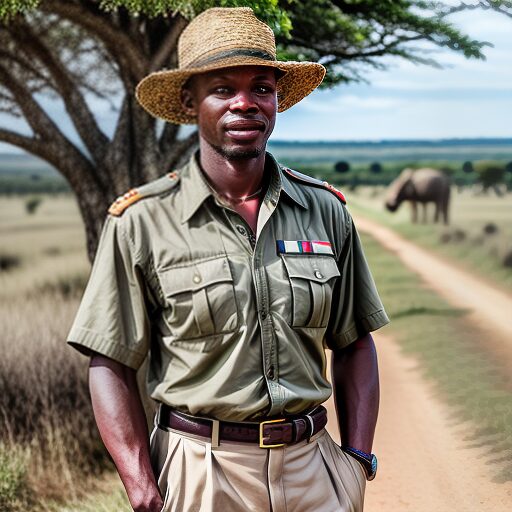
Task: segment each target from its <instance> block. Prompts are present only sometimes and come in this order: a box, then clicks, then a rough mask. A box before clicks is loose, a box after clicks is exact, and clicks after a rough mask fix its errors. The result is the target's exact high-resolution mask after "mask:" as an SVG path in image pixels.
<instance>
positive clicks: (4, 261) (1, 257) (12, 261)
mask: <svg viewBox="0 0 512 512" xmlns="http://www.w3.org/2000/svg"><path fill="white" fill-rule="evenodd" d="M20 265H21V258H20V257H19V256H16V255H14V254H0V271H2V270H5V271H9V270H11V269H12V268H16V267H19V266H20Z"/></svg>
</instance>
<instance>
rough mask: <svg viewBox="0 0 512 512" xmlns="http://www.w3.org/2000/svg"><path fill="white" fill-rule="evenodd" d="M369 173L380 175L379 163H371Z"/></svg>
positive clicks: (380, 166)
mask: <svg viewBox="0 0 512 512" xmlns="http://www.w3.org/2000/svg"><path fill="white" fill-rule="evenodd" d="M370 172H373V174H380V173H381V172H382V165H381V164H379V162H373V164H371V165H370Z"/></svg>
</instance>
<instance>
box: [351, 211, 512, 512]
mask: <svg viewBox="0 0 512 512" xmlns="http://www.w3.org/2000/svg"><path fill="white" fill-rule="evenodd" d="M356 225H357V228H358V230H359V231H361V232H364V233H368V234H369V235H371V236H372V237H373V238H375V239H376V240H377V241H378V242H379V243H380V244H381V245H382V246H383V247H385V248H386V249H388V250H390V251H392V252H393V253H394V254H396V256H397V258H399V259H400V260H401V261H402V263H403V264H404V265H406V266H407V267H408V268H410V269H411V270H413V271H414V272H416V273H417V274H419V275H420V276H421V278H422V279H423V280H424V282H425V283H426V284H427V285H428V286H429V287H430V288H431V289H433V290H434V291H435V292H436V293H438V294H439V295H441V296H442V297H443V298H444V299H445V300H447V301H448V302H449V303H450V304H452V305H453V306H455V307H457V308H460V309H465V310H467V311H468V314H467V315H465V316H464V318H465V319H467V321H468V322H472V323H473V325H475V327H477V328H478V329H479V330H480V331H481V332H482V333H483V334H484V335H485V336H484V337H483V342H484V343H485V346H486V348H488V349H489V350H490V351H491V352H492V353H493V354H494V355H495V356H496V358H498V359H500V360H501V361H505V362H507V364H508V367H509V368H512V296H510V295H509V294H507V293H506V292H504V291H502V290H499V289H497V288H495V287H493V286H492V284H489V283H488V282H486V281H484V280H482V279H479V278H478V277H475V276H473V275H471V274H470V273H468V272H467V271H464V270H461V269H459V268H457V267H456V266H455V265H454V264H453V263H450V262H448V261H446V260H445V259H443V258H441V257H440V256H437V255H434V254H432V253H431V252H429V251H428V250H426V249H422V248H421V247H418V246H417V245H415V244H413V243H412V242H409V241H408V240H405V239H404V238H402V237H401V236H400V235H398V234H397V233H395V232H394V231H392V230H391V229H389V228H386V227H384V226H381V225H380V224H378V223H377V222H374V221H371V220H369V219H366V218H364V217H360V216H357V218H356ZM511 508H512V507H511Z"/></svg>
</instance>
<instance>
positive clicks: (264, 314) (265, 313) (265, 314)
mask: <svg viewBox="0 0 512 512" xmlns="http://www.w3.org/2000/svg"><path fill="white" fill-rule="evenodd" d="M260 315H261V319H262V320H265V318H267V312H266V311H261V312H260Z"/></svg>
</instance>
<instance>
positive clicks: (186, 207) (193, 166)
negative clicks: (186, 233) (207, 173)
mask: <svg viewBox="0 0 512 512" xmlns="http://www.w3.org/2000/svg"><path fill="white" fill-rule="evenodd" d="M198 158H199V151H197V152H196V153H194V154H193V155H192V156H191V157H190V160H189V161H188V163H187V164H186V165H185V167H184V168H183V171H182V172H181V193H182V195H183V210H182V213H181V222H182V223H185V222H187V221H188V220H189V219H190V218H191V217H192V215H194V213H196V211H197V210H198V208H199V207H200V206H201V205H202V204H203V203H204V201H206V199H207V198H208V197H210V196H213V190H212V188H211V187H210V185H209V184H208V182H207V181H206V178H205V177H204V175H203V171H201V168H200V167H199V162H198Z"/></svg>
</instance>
